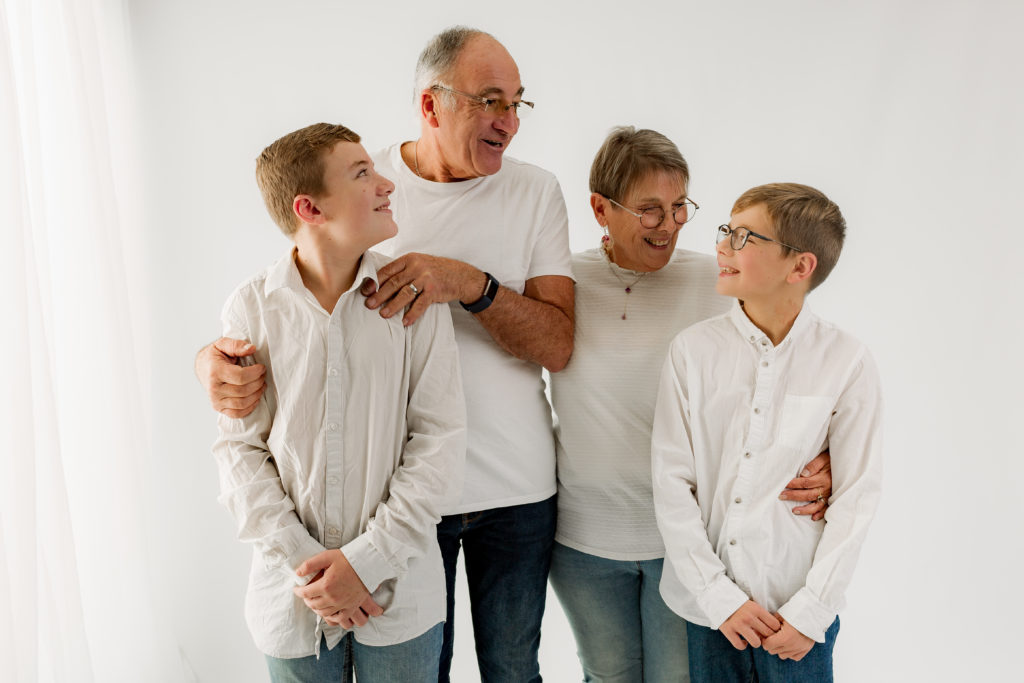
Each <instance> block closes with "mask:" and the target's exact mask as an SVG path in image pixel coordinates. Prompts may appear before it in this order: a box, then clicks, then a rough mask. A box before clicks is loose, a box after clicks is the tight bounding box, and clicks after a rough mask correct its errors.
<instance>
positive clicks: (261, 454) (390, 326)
mask: <svg viewBox="0 0 1024 683" xmlns="http://www.w3.org/2000/svg"><path fill="white" fill-rule="evenodd" d="M385 263H387V259H385V258H384V257H382V256H380V255H378V254H374V253H373V252H367V253H366V254H365V255H364V256H363V259H362V262H361V263H360V266H359V271H358V274H357V275H356V278H355V282H354V284H353V285H352V287H351V288H350V289H349V290H348V291H347V292H346V293H345V294H343V295H342V296H341V298H340V299H339V301H338V303H337V304H336V305H335V307H334V310H333V312H332V313H327V311H326V310H324V308H323V307H322V306H320V304H319V303H318V302H317V300H316V298H315V297H314V296H313V295H312V293H310V292H309V290H307V289H306V287H305V286H304V285H303V283H302V279H301V276H300V275H299V271H298V269H297V267H296V265H295V262H294V257H293V253H289V254H288V255H287V256H285V257H284V258H282V259H281V260H280V261H278V262H277V263H275V264H274V265H273V266H271V267H270V268H269V269H268V270H266V271H265V272H263V273H261V274H260V275H258V276H256V277H255V278H253V279H251V280H249V281H248V282H246V283H244V284H243V285H242V286H240V287H239V288H238V289H237V290H236V291H235V292H234V293H233V294H232V295H231V297H230V298H229V299H228V301H227V303H226V304H225V307H224V312H223V315H222V318H223V332H224V335H225V336H227V337H234V338H236V339H248V340H250V341H251V342H252V343H253V344H254V345H255V346H256V348H257V351H256V354H255V361H256V362H259V363H263V364H265V365H266V367H267V375H266V380H267V389H266V392H265V393H264V395H263V398H262V399H261V400H260V403H259V406H258V407H257V409H256V410H255V411H254V412H253V413H252V414H250V415H249V416H247V417H245V418H242V419H231V418H227V417H224V416H223V415H222V416H220V417H219V422H218V424H219V427H220V437H219V438H218V440H217V442H216V443H215V444H214V447H213V452H214V455H215V457H216V460H217V464H218V467H219V471H220V481H221V497H220V500H221V502H222V503H223V504H224V505H226V506H227V507H228V509H229V510H230V511H231V512H232V514H233V515H234V517H235V519H236V521H237V524H238V536H239V538H240V539H241V540H243V541H247V542H250V543H252V544H253V546H254V552H253V561H252V569H251V572H250V576H249V590H248V594H247V596H246V619H247V622H248V624H249V629H250V631H251V632H252V634H253V637H254V639H255V641H256V645H257V646H258V647H259V648H260V650H262V651H263V652H264V653H266V654H269V655H271V656H274V657H302V656H308V655H311V654H314V653H317V652H319V643H320V639H321V638H320V637H321V634H324V635H325V636H326V639H327V644H328V646H329V647H334V646H335V645H336V644H337V643H338V641H340V640H341V638H342V636H343V635H344V630H343V629H341V628H340V627H336V626H329V625H327V624H326V623H324V622H323V621H322V620H321V619H320V618H319V617H317V615H316V614H314V613H313V612H312V611H311V610H310V609H309V608H308V607H306V605H305V603H303V601H302V600H301V599H299V598H297V597H296V596H295V595H294V594H293V593H292V587H293V586H295V585H296V584H297V583H299V584H301V583H304V582H305V581H306V580H308V578H309V577H306V578H305V579H304V578H302V577H297V576H296V574H295V569H296V568H297V567H298V566H299V565H300V564H301V563H302V562H303V561H305V560H307V559H309V558H310V557H312V556H313V555H315V554H317V553H319V552H322V551H323V550H325V549H329V548H340V549H341V550H342V552H343V553H344V554H345V557H346V558H347V559H348V561H349V562H350V563H351V565H352V567H353V569H354V570H355V572H356V574H358V575H359V578H360V579H361V580H362V582H363V584H364V585H365V586H366V587H367V588H368V589H369V590H370V591H371V592H372V593H373V598H374V600H375V601H376V602H377V603H378V604H379V605H381V606H382V607H383V608H384V614H383V615H381V616H379V617H373V618H371V619H370V621H369V623H367V624H366V625H365V626H362V627H357V628H356V629H355V637H356V639H357V640H358V641H359V642H361V643H366V644H369V645H391V644H395V643H399V642H403V641H405V640H408V639H410V638H414V637H416V636H418V635H420V634H422V633H424V632H425V631H427V630H428V629H429V628H430V627H432V626H433V625H435V624H437V623H439V622H441V621H443V620H444V615H445V609H446V608H445V604H446V603H445V582H444V569H443V567H442V564H441V555H440V551H439V549H438V545H437V533H436V524H437V522H438V521H439V520H440V510H441V509H442V508H444V507H446V506H448V505H451V504H452V503H453V501H455V500H458V497H459V494H460V493H461V490H462V477H463V465H464V460H465V405H464V402H463V398H462V379H461V375H460V370H459V361H458V354H457V350H456V347H455V340H454V333H453V331H452V323H451V316H450V314H449V311H448V307H447V306H430V307H429V308H428V309H427V312H426V313H425V314H424V315H423V317H422V318H420V319H419V320H418V321H417V322H416V324H415V325H412V326H410V327H404V326H403V325H402V322H401V316H400V315H399V316H394V317H392V318H391V319H388V320H385V319H383V318H381V317H380V315H379V314H378V312H377V311H371V310H368V309H367V308H366V307H365V306H364V305H363V303H364V301H365V298H364V297H363V296H362V295H361V294H360V293H359V291H358V288H359V285H360V284H361V283H362V282H363V281H364V279H365V278H370V279H372V280H376V271H377V269H378V268H380V267H381V266H383V265H384V264H385Z"/></svg>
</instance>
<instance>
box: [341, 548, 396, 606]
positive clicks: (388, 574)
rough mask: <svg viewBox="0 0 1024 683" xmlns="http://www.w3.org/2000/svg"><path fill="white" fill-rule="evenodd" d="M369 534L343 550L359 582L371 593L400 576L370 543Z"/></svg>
mask: <svg viewBox="0 0 1024 683" xmlns="http://www.w3.org/2000/svg"><path fill="white" fill-rule="evenodd" d="M369 536H370V535H369V534H366V533H364V534H361V535H360V536H358V537H356V538H355V539H353V540H352V541H350V542H349V543H346V544H345V545H344V546H342V548H341V552H342V553H344V554H345V559H347V560H348V563H349V564H350V565H352V569H353V570H355V573H356V575H358V576H359V580H360V581H362V582H363V585H364V586H366V590H368V591H370V592H371V593H372V592H374V591H375V590H377V588H378V587H380V585H381V584H382V583H384V582H385V581H387V580H388V579H393V578H395V577H396V576H398V572H396V571H395V568H394V567H392V566H391V564H390V563H388V561H387V559H385V557H384V555H383V553H381V552H380V551H379V550H377V548H375V547H374V545H373V543H371V542H370V538H369Z"/></svg>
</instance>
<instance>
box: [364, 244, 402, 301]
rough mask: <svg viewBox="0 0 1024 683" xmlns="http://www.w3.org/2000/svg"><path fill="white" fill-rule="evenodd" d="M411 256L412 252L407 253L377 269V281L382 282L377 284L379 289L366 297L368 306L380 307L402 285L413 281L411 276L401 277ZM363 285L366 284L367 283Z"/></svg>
mask: <svg viewBox="0 0 1024 683" xmlns="http://www.w3.org/2000/svg"><path fill="white" fill-rule="evenodd" d="M410 256H411V254H406V255H405V256H402V257H400V258H397V259H395V260H394V261H392V262H391V263H389V264H387V265H386V266H384V267H383V268H381V269H380V270H378V271H377V282H378V283H380V284H379V285H377V291H376V292H373V293H371V294H370V295H369V296H368V297H367V298H366V307H367V308H369V309H374V308H378V307H379V306H381V304H384V303H385V302H388V301H390V300H391V298H392V297H393V296H394V295H395V294H396V293H398V291H399V290H400V289H401V288H402V287H404V286H405V285H406V284H407V283H408V282H409V281H411V278H401V277H400V275H401V273H402V272H403V271H404V270H405V268H406V263H407V261H408V260H409V257H410ZM363 286H366V285H365V283H364V285H363Z"/></svg>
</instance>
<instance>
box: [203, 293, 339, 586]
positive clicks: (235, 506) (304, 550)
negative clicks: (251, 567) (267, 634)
mask: <svg viewBox="0 0 1024 683" xmlns="http://www.w3.org/2000/svg"><path fill="white" fill-rule="evenodd" d="M222 323H223V334H224V336H226V337H232V338H235V339H251V338H252V337H251V330H250V326H249V325H248V324H247V323H246V322H245V312H244V306H243V305H242V303H241V301H240V299H239V298H238V297H237V296H234V297H232V298H231V299H229V300H228V303H227V304H226V305H225V307H224V313H223V315H222ZM265 351H266V350H265V349H262V350H258V351H257V353H256V357H257V359H261V360H262V358H261V356H262V354H263V353H265ZM273 420H274V416H273V411H272V410H271V408H270V405H269V403H268V399H267V397H266V396H263V397H261V398H260V402H259V405H258V406H257V408H256V410H254V411H253V412H252V413H250V414H249V415H248V416H246V417H244V418H240V419H233V418H229V417H225V416H224V415H218V419H217V426H218V428H219V432H220V433H219V435H218V437H217V440H216V441H215V442H214V445H213V455H214V458H215V460H216V462H217V467H218V470H219V474H220V490H221V493H220V496H219V498H218V500H219V501H220V502H221V503H222V504H223V505H224V506H225V507H227V508H228V510H229V511H230V512H231V514H232V515H233V516H234V518H235V522H236V524H237V533H238V538H239V540H241V541H244V542H247V543H252V544H253V545H254V546H255V547H256V550H257V551H258V552H259V554H260V555H261V557H262V558H263V561H264V562H265V563H266V565H267V566H269V567H277V568H280V569H281V570H282V571H285V572H287V573H288V574H289V575H290V576H291V578H292V579H293V580H294V581H295V582H296V583H304V580H303V579H302V578H301V577H297V576H296V575H295V569H296V568H297V567H298V566H299V565H300V564H302V562H304V561H305V560H306V559H308V558H310V557H312V556H313V555H315V554H317V553H319V552H321V551H323V550H324V549H325V548H324V546H323V545H321V544H320V543H319V542H318V541H317V540H316V539H314V538H313V537H311V536H310V534H309V531H308V530H307V529H306V527H305V526H304V525H303V524H302V521H301V520H300V519H299V516H298V515H297V514H296V512H295V504H294V502H293V501H292V499H291V498H290V497H289V496H288V494H287V492H286V491H285V490H284V487H283V486H282V484H281V478H280V475H279V472H278V469H277V465H276V463H275V460H274V455H273V454H272V453H271V452H270V449H269V447H268V446H267V439H268V437H269V435H270V430H271V426H272V425H273Z"/></svg>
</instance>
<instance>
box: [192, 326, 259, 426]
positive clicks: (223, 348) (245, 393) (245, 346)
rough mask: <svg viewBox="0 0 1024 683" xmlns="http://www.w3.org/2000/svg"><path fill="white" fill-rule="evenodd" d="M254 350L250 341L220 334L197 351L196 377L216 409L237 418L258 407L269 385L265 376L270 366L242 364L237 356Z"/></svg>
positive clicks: (249, 353)
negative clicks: (215, 339) (218, 337)
mask: <svg viewBox="0 0 1024 683" xmlns="http://www.w3.org/2000/svg"><path fill="white" fill-rule="evenodd" d="M255 352H256V347H255V346H253V345H252V344H250V343H249V342H247V341H244V340H239V339H229V338H227V337H221V338H220V339H218V340H217V341H215V342H213V343H212V344H210V345H209V346H204V347H203V348H202V349H200V350H199V353H198V354H196V361H195V371H196V377H198V378H199V382H200V383H201V384H202V385H203V388H204V389H206V393H207V394H209V396H210V403H211V404H213V409H214V410H216V411H217V412H220V413H224V414H225V415H227V416H228V417H234V418H238V417H245V416H246V415H248V414H249V413H251V412H252V411H253V410H255V409H256V404H257V403H258V402H259V400H260V396H262V395H263V390H264V389H265V388H266V386H267V383H266V381H264V378H263V376H264V374H266V371H267V369H266V368H265V367H264V366H262V365H259V364H256V365H249V366H245V367H243V366H242V365H240V364H239V360H238V359H239V358H243V357H245V356H251V355H252V354H253V353H255Z"/></svg>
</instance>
